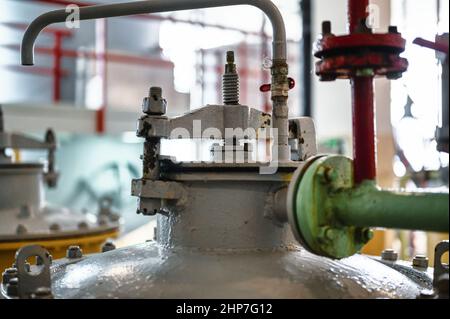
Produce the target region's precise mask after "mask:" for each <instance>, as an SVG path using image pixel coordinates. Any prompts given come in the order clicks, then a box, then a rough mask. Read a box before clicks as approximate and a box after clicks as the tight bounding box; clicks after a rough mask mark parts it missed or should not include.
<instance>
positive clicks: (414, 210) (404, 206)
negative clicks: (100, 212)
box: [330, 181, 449, 232]
mask: <svg viewBox="0 0 450 319" xmlns="http://www.w3.org/2000/svg"><path fill="white" fill-rule="evenodd" d="M330 200H331V205H332V207H333V211H334V213H335V214H336V215H335V216H336V218H337V219H338V220H339V221H340V222H341V223H343V224H345V225H352V226H360V227H385V228H395V229H412V230H413V229H414V230H423V231H435V232H448V231H449V202H448V200H449V197H448V193H429V192H428V193H425V192H407V191H401V192H395V191H388V190H381V189H379V188H378V187H376V185H375V184H374V183H373V182H371V181H367V182H364V183H362V184H361V185H359V186H357V187H355V188H353V189H343V190H341V191H338V192H336V193H335V194H333V195H332V197H331V198H330Z"/></svg>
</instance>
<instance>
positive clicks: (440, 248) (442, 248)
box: [433, 240, 449, 287]
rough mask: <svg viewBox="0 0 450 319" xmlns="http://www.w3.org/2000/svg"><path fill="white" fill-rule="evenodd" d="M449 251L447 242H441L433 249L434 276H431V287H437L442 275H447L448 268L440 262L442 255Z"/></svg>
mask: <svg viewBox="0 0 450 319" xmlns="http://www.w3.org/2000/svg"><path fill="white" fill-rule="evenodd" d="M448 251H449V245H448V240H444V241H441V242H440V243H439V244H437V245H436V247H435V248H434V274H433V286H435V287H436V286H437V284H438V281H439V278H440V277H441V276H442V275H445V274H447V275H448V273H449V267H448V265H447V264H443V263H442V262H441V258H442V255H443V254H445V253H446V252H448Z"/></svg>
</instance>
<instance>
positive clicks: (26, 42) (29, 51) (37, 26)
mask: <svg viewBox="0 0 450 319" xmlns="http://www.w3.org/2000/svg"><path fill="white" fill-rule="evenodd" d="M66 16H67V13H66V11H65V10H54V11H50V12H47V13H44V14H42V15H40V16H39V17H37V18H36V19H35V20H33V22H31V24H30V25H29V26H28V28H27V30H26V31H25V34H24V36H23V39H22V45H21V50H20V51H21V63H22V65H34V44H35V42H36V39H37V37H38V36H39V34H40V33H41V31H42V30H44V29H45V28H46V27H47V26H49V25H50V24H52V23H58V22H64V21H65V19H66Z"/></svg>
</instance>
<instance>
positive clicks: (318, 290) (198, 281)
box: [1, 0, 448, 298]
mask: <svg viewBox="0 0 450 319" xmlns="http://www.w3.org/2000/svg"><path fill="white" fill-rule="evenodd" d="M238 4H249V5H254V6H257V7H258V8H260V9H261V10H263V11H264V12H265V13H266V14H267V15H268V16H269V18H270V19H271V21H272V24H273V27H274V37H275V38H274V48H273V58H274V60H273V66H272V83H271V93H272V101H273V112H272V114H266V113H263V112H260V111H258V110H256V109H254V108H251V107H248V106H245V105H240V104H239V94H238V91H239V90H238V81H239V79H238V76H237V68H236V65H235V64H234V56H233V53H232V52H229V53H228V54H227V64H226V67H225V70H226V72H225V75H224V83H223V95H224V105H208V106H205V107H203V108H201V109H198V110H196V111H193V112H190V113H187V114H185V115H183V116H180V117H176V118H168V117H166V116H165V113H166V109H167V107H169V108H170V104H169V105H168V103H167V101H166V100H165V99H164V98H163V94H162V90H161V89H160V88H158V87H152V88H151V89H150V91H149V94H148V95H147V97H145V98H144V102H143V106H142V109H143V112H144V115H143V116H142V117H141V118H140V119H139V120H138V129H137V135H138V136H140V137H142V138H144V140H145V141H144V149H143V155H142V160H143V177H142V178H141V179H137V180H133V181H132V195H133V196H137V197H138V209H137V213H139V214H143V215H157V228H156V231H155V236H154V240H151V241H148V242H146V243H143V244H140V245H136V246H130V247H125V248H120V249H113V248H114V247H110V248H111V250H109V249H105V252H104V253H101V254H94V255H83V253H82V252H81V251H80V250H79V249H77V248H76V247H72V248H71V249H69V250H68V251H67V257H66V258H63V259H60V260H54V261H53V262H51V261H50V260H49V259H48V257H47V253H46V251H45V250H44V249H42V248H41V247H39V246H28V247H25V248H23V249H21V250H19V251H18V252H17V255H16V258H17V269H16V270H15V272H14V271H13V270H11V271H10V272H11V274H10V273H7V272H5V273H4V276H3V283H2V286H1V287H2V289H1V291H2V296H3V297H4V298H417V297H419V296H425V297H431V298H434V295H433V292H432V291H431V289H432V288H433V277H434V276H433V271H432V270H431V269H427V268H426V267H414V266H412V265H405V264H404V263H402V262H397V260H396V258H393V257H392V255H393V253H392V254H390V255H389V254H386V256H382V258H376V257H368V256H363V255H360V254H354V252H353V250H352V249H347V250H344V253H347V256H339V257H333V256H331V257H330V256H327V257H325V256H319V255H316V254H317V253H318V252H317V250H315V246H314V245H312V244H311V241H310V240H305V238H304V236H303V234H304V232H305V231H307V230H308V227H306V226H309V225H305V227H300V226H302V225H299V223H298V219H299V217H303V218H305V219H308V218H309V215H308V213H309V212H310V211H309V210H306V211H304V210H303V209H302V208H298V205H299V204H298V202H299V198H298V197H299V196H300V195H299V194H301V193H302V192H304V191H305V189H306V190H307V187H305V186H303V185H304V184H305V183H308V182H309V179H307V180H306V182H305V183H304V180H303V176H304V175H305V176H306V175H307V176H309V175H311V174H312V173H308V172H310V171H311V170H310V169H314V172H316V168H317V161H316V160H317V159H318V158H319V159H320V157H316V152H317V150H316V141H315V131H314V123H313V121H312V120H311V119H309V118H297V119H288V113H287V107H286V101H287V97H288V90H289V88H292V86H293V83H292V81H291V80H290V79H289V78H288V76H287V75H288V67H287V64H286V51H285V47H286V38H285V32H284V24H283V20H282V17H281V15H280V13H279V11H278V9H277V8H276V7H275V6H274V5H273V4H272V3H271V2H270V1H266V0H247V1H227V2H226V3H223V2H222V1H215V0H197V1H180V0H173V1H138V2H132V3H126V4H120V5H119V4H117V5H108V6H102V7H95V8H89V7H87V8H82V9H81V11H80V18H81V19H94V18H100V17H110V16H118V15H126V14H138V13H146V12H162V11H172V10H181V9H194V8H202V7H215V6H223V5H238ZM66 15H67V13H65V12H64V11H56V12H53V13H50V14H48V15H46V16H41V17H40V18H38V19H37V20H36V21H35V22H33V23H32V25H31V26H30V28H29V30H28V31H27V33H26V35H25V38H24V44H23V50H24V51H23V55H22V57H23V64H27V65H31V64H33V55H32V45H33V42H34V40H35V39H36V37H37V35H38V34H39V31H40V30H41V29H42V28H43V27H45V26H46V25H48V24H50V23H53V22H58V21H64V19H65V17H66ZM199 124H201V129H199ZM229 129H233V131H232V134H230V131H229ZM199 137H202V138H203V139H206V140H210V139H212V138H213V139H214V140H215V144H213V146H212V147H211V160H210V161H209V162H177V161H176V159H174V158H170V157H165V156H162V155H161V154H160V145H161V140H162V139H178V138H185V139H186V138H199ZM268 139H271V140H272V141H273V143H272V145H273V147H272V149H271V154H270V156H268V157H267V156H266V157H265V158H264V157H263V158H262V159H261V158H260V157H259V156H257V155H256V153H257V152H256V151H257V149H256V147H255V146H256V145H258V143H254V141H255V140H259V141H261V140H262V141H267V140H268ZM319 163H322V162H319ZM339 163H340V162H339ZM314 164H316V165H314ZM319 171H322V176H324V170H320V169H319ZM345 172H346V171H345ZM313 180H314V181H315V179H313ZM299 184H301V185H300V187H299ZM300 199H301V198H300ZM300 206H301V205H300ZM304 214H306V215H304ZM313 226H316V225H313ZM348 227H352V228H351V229H352V233H353V234H355V236H354V237H353V240H354V241H353V242H352V239H349V238H348V237H346V239H347V240H348V243H350V244H351V245H350V246H351V248H355V247H357V246H358V245H362V244H364V243H365V242H367V241H368V240H369V239H370V235H371V231H370V229H367V228H366V227H364V226H360V225H358V226H348ZM345 230H348V228H345ZM149 235H150V234H149ZM320 235H324V237H327V236H326V235H327V232H326V231H325V234H320ZM356 235H357V236H356ZM319 237H320V236H319ZM356 238H357V239H358V240H355V239H356ZM308 239H309V237H308ZM313 239H314V238H313ZM323 240H324V243H328V244H329V245H330V246H331V247H333V244H332V240H331V241H330V240H329V239H326V238H324V239H323ZM340 242H342V241H340ZM303 246H304V247H305V248H303ZM322 246H323V245H322ZM322 246H321V247H322ZM440 249H441V250H442V249H443V250H445V249H447V250H448V242H447V246H446V247H445V244H444V247H441V248H440ZM350 255H351V256H350ZM33 256H37V260H39V261H40V262H39V263H37V265H32V266H31V268H30V269H29V271H28V270H27V269H26V267H24V265H23V262H24V261H25V260H26V259H27V258H29V257H33ZM447 271H448V270H447ZM30 272H31V273H34V275H35V276H31V275H30ZM36 274H37V275H36ZM443 275H445V271H444V274H443ZM446 275H447V282H448V273H447V274H446ZM424 289H425V291H426V292H424ZM429 291H431V292H430V293H428V292H429Z"/></svg>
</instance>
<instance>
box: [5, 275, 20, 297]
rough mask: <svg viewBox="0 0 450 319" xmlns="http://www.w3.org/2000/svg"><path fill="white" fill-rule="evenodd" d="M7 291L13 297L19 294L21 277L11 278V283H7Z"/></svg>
mask: <svg viewBox="0 0 450 319" xmlns="http://www.w3.org/2000/svg"><path fill="white" fill-rule="evenodd" d="M6 293H7V294H8V295H9V296H12V297H15V296H17V295H18V294H19V279H18V278H17V277H15V278H11V280H10V281H9V283H8V284H7V285H6Z"/></svg>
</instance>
